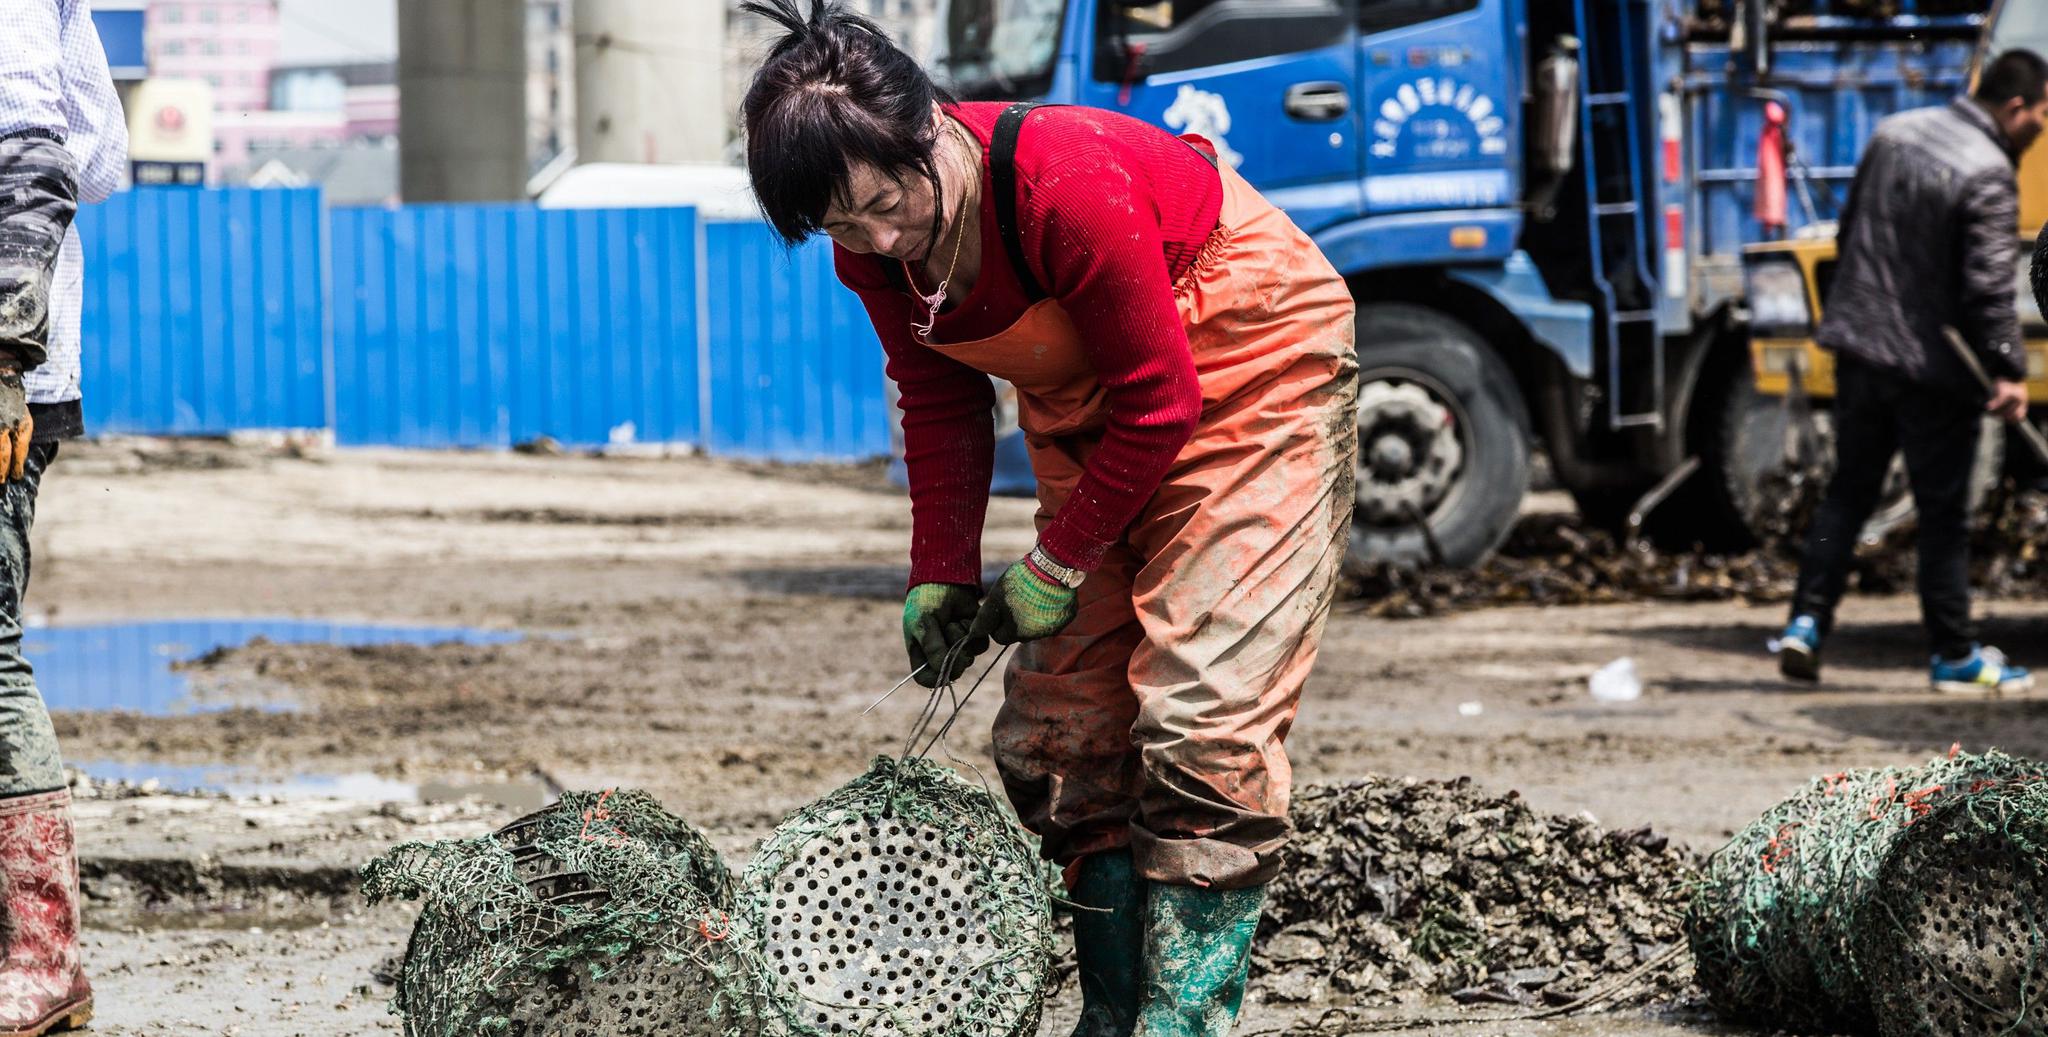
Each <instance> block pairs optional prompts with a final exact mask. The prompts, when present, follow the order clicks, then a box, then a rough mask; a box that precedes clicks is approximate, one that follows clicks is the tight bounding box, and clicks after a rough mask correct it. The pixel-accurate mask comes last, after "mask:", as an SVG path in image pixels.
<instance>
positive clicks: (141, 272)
mask: <svg viewBox="0 0 2048 1037" xmlns="http://www.w3.org/2000/svg"><path fill="white" fill-rule="evenodd" d="M320 216H321V210H320V193H319V192H318V191H312V190H289V191H256V190H250V189H247V188H227V189H222V190H217V191H193V190H138V191H129V192H125V193H122V194H118V195H115V196H114V197H113V198H112V199H110V200H108V201H107V202H106V203H105V204H104V205H96V206H89V207H87V208H86V209H85V210H83V211H82V212H81V214H80V218H79V220H78V233H79V241H80V244H81V245H83V247H84V253H85V266H86V271H87V273H86V282H85V283H86V298H85V308H84V326H83V329H82V334H83V339H84V357H83V359H84V362H85V402H84V408H85V420H86V423H87V425H88V427H89V428H91V429H93V430H95V431H100V432H124V433H174V434H191V433H218V432H228V431H231V430H234V429H241V428H315V427H320V426H323V425H325V424H326V423H327V405H326V361H325V357H324V341H323V337H322V332H321V323H322V314H321V273H320V255H321V252H322V249H321V241H320Z"/></svg>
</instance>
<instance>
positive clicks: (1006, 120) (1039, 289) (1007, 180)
mask: <svg viewBox="0 0 2048 1037" xmlns="http://www.w3.org/2000/svg"><path fill="white" fill-rule="evenodd" d="M1041 107H1044V106H1043V105H1040V104H1038V103H1037V102H1035V101H1019V102H1017V103H1016V104H1013V105H1011V106H1009V107H1008V108H1005V109H1003V114H1002V116H1001V117H1000V118H998V119H996V129H995V133H993V134H992V135H991V136H990V137H989V142H988V170H989V179H990V181H991V186H992V187H993V189H994V190H995V192H996V232H997V233H999V234H1001V235H1002V238H1003V249H1004V251H1006V252H1008V253H1009V254H1010V269H1012V270H1014V271H1016V272H1017V282H1018V283H1019V284H1021V285H1023V286H1024V298H1025V299H1026V300H1027V301H1029V302H1034V303H1035V302H1038V301H1039V300H1041V299H1044V298H1045V297H1046V291H1045V288H1044V287H1043V286H1041V285H1040V284H1039V283H1038V277H1037V276H1036V275H1034V274H1033V273H1032V272H1031V268H1030V267H1029V266H1026V265H1025V263H1024V238H1023V236H1022V235H1020V234H1019V233H1018V232H1017V137H1018V135H1019V134H1020V133H1022V132H1023V130H1024V117H1025V116H1028V115H1030V114H1031V112H1032V110H1033V109H1035V108H1041Z"/></svg>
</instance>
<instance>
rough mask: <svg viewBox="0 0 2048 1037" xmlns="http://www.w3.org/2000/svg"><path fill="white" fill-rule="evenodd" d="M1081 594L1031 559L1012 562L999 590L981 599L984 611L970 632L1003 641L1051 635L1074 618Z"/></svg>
mask: <svg viewBox="0 0 2048 1037" xmlns="http://www.w3.org/2000/svg"><path fill="white" fill-rule="evenodd" d="M1076 597H1077V595H1076V594H1075V593H1074V591H1073V590H1071V589H1069V588H1068V587H1067V586H1066V585H1065V584H1063V583H1060V582H1059V581H1058V580H1055V579H1053V578H1052V577H1050V576H1047V575H1045V574H1044V573H1041V572H1039V571H1038V570H1037V569H1036V568H1035V567H1033V566H1032V564H1031V561H1030V560H1029V559H1025V560H1024V561H1021V562H1018V563H1016V564H1014V565H1012V566H1010V567H1009V568H1008V569H1007V570H1005V571H1004V572H1003V578H1002V579H1000V580H998V581H996V587H995V590H992V591H990V592H989V595H988V597H986V598H983V599H982V601H981V612H980V613H979V614H977V615H976V616H975V617H974V625H973V626H972V627H970V628H968V631H967V633H968V634H969V636H984V637H989V638H993V639H994V640H995V643H997V644H999V645H1013V644H1017V643H1018V642H1020V641H1036V640H1038V639H1039V638H1042V637H1051V636H1052V635H1054V634H1057V633H1059V632H1060V631H1061V630H1064V629H1066V626H1067V624H1068V623H1072V622H1073V621H1074V599H1075V598H1076Z"/></svg>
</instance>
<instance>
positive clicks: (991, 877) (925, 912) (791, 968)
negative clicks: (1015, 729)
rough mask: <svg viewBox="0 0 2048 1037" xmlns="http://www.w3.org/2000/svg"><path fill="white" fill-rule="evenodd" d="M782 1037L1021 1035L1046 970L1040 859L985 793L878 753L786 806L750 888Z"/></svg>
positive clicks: (1046, 912) (1035, 1010) (747, 915)
mask: <svg viewBox="0 0 2048 1037" xmlns="http://www.w3.org/2000/svg"><path fill="white" fill-rule="evenodd" d="M740 888H741V892H740V904H739V910H738V914H739V916H740V917H741V918H742V919H743V920H744V921H745V922H746V923H747V924H746V927H745V931H746V932H748V933H749V934H750V935H751V936H752V937H753V938H754V939H755V940H757V941H758V943H757V944H756V947H757V948H758V954H759V957H760V958H761V959H762V960H763V961H764V962H765V963H766V964H767V965H768V968H769V971H768V981H769V988H768V996H767V997H766V998H765V1001H766V1002H767V1003H768V1004H769V1005H770V1006H771V1008H772V1009H773V1010H774V1012H775V1019H774V1024H775V1028H776V1029H777V1031H778V1032H782V1031H787V1032H788V1033H789V1034H791V1035H794V1037H844V1035H850V1034H863V1035H875V1037H881V1035H904V1037H1028V1035H1031V1034H1034V1033H1036V1031H1037V1025H1038V1015H1039V1010H1040V1008H1041V1006H1042V1004H1043V1001H1044V997H1045V987H1046V978H1047V974H1048V970H1049V968H1050V966H1051V961H1052V939H1053V922H1052V912H1051V903H1050V899H1049V897H1048V894H1047V889H1046V885H1045V883H1044V882H1043V881H1042V880H1041V874H1040V869H1039V863H1038V858H1037V854H1035V853H1034V852H1033V851H1032V848H1031V845H1030V843H1028V842H1027V841H1026V839H1025V837H1024V833H1023V831H1022V830H1021V829H1020V828H1019V827H1018V825H1017V823H1016V821H1015V820H1014V818H1013V816H1012V815H1011V814H1010V813H1009V812H1008V811H1007V809H1006V808H1005V807H1004V806H1003V805H1002V804H1001V803H999V802H998V801H997V800H996V798H995V797H994V796H992V795H990V794H989V792H988V791H987V790H986V789H984V788H982V787H980V786H979V785H975V784H971V783H969V782H967V781H964V780H962V779H961V778H960V776H959V775H957V774H955V773H954V772H953V771H951V770H948V769H947V768H944V767H941V766H938V765H936V764H933V763H931V762H929V761H926V760H922V759H917V758H908V759H902V760H897V759H892V758H890V757H880V758H878V759H876V760H875V762H874V766H873V767H872V768H870V769H869V771H868V772H867V773H866V774H864V775H862V776H861V777H860V778H858V779H856V780H854V781H853V782H851V783H849V784H847V785H846V786H844V787H842V788H840V789H839V790H838V791H836V792H833V793H832V794H830V795H828V796H826V797H825V798H823V799H821V800H819V801H817V802H816V803H814V804H812V805H810V806H808V807H805V808H803V809H801V810H798V811H796V812H794V813H792V814H791V815H790V816H789V817H788V818H786V819H785V820H784V821H783V822H782V824H781V825H780V826H778V827H777V828H776V830H775V832H774V833H773V834H772V835H771V836H770V837H769V838H768V841H767V842H766V843H765V844H763V846H762V847H761V850H760V852H759V853H758V854H757V855H756V856H755V857H754V859H753V861H752V862H750V864H749V865H748V867H747V870H746V874H745V876H744V877H743V879H742V881H741V887H740Z"/></svg>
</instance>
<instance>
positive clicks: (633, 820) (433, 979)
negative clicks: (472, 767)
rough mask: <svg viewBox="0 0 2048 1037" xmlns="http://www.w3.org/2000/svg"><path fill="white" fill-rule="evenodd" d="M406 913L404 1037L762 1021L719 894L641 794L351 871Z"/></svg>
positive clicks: (609, 797) (396, 1002) (722, 879)
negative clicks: (409, 919) (410, 910)
mask: <svg viewBox="0 0 2048 1037" xmlns="http://www.w3.org/2000/svg"><path fill="white" fill-rule="evenodd" d="M363 892H364V894H365V895H366V896H367V897H368V898H369V899H370V901H371V902H372V903H375V902H377V901H379V900H382V899H386V898H394V897H395V898H402V899H411V900H419V901H420V902H421V910H420V915H419V918H418V920H417V921H416V922H415V923H414V925H413V931H412V937H411V940H410V942H409V943H408V944H407V946H406V953H405V959H404V963H403V965H402V967H401V969H400V972H399V980H398V990H397V993H396V995H395V996H394V998H393V1001H392V1008H393V1010H394V1011H395V1012H397V1013H398V1014H399V1015H400V1016H401V1017H403V1019H404V1021H405V1032H406V1034H407V1035H408V1037H471V1035H474V1034H507V1035H512V1037H543V1035H545V1037H656V1035H666V1034H685V1035H693V1037H695V1035H703V1037H747V1035H751V1034H754V1033H757V1032H758V1021H759V1019H760V1018H761V1017H762V1012H761V1007H760V1005H759V1004H758V1003H757V1001H756V999H755V997H754V991H756V990H758V989H759V985H760V984H759V982H758V980H757V979H756V974H757V972H758V966H757V965H755V964H754V963H753V962H752V960H751V958H750V957H749V955H750V953H751V951H750V948H751V944H752V941H750V940H749V939H747V938H746V937H745V936H744V935H743V934H742V933H741V932H740V931H739V929H738V923H737V922H736V921H735V920H734V919H733V918H732V881H731V877H730V876H729V874H728V873H727V871H726V868H725V865H724V863H723V862H722V861H721V860H720V859H719V856H718V854H717V852H716V850H714V849H713V848H712V846H711V845H710V843H709V842H708V841H706V840H705V839H704V837H703V836H702V835H701V834H699V833H698V832H697V831H696V830H695V829H693V828H691V827H690V826H689V825H688V824H686V823H685V822H683V821H682V820H681V819H679V818H676V817H675V816H673V815H671V814H669V813H667V812H666V811H664V810H663V809H662V808H661V806H660V805H659V804H658V803H656V802H655V801H654V799H653V797H651V796H648V795H647V794H646V793H644V792H638V791H626V792H620V793H612V792H605V793H568V794H566V795H564V796H563V797H562V799H561V801H560V802H559V803H557V804H555V805H554V806H552V807H549V808H547V809H545V810H542V811H540V812H538V813H535V814H531V815H528V816H527V817H524V818H521V819H519V820H517V821H514V822H512V823H511V824H509V825H507V826H505V827H504V828H502V829H500V830H499V831H498V832H496V833H493V834H492V835H489V836H485V837H482V838H478V839H469V840H462V841H458V842H442V843H432V844H427V843H408V844H406V845H403V846H399V847H397V848H395V849H393V850H392V851H390V852H389V853H387V854H385V855H384V856H382V857H379V858H378V859H376V860H374V861H372V862H370V864H368V865H367V866H366V867H365V868H364V881H363Z"/></svg>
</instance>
